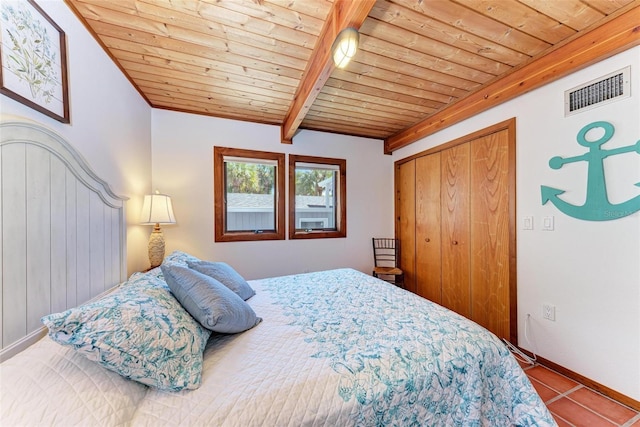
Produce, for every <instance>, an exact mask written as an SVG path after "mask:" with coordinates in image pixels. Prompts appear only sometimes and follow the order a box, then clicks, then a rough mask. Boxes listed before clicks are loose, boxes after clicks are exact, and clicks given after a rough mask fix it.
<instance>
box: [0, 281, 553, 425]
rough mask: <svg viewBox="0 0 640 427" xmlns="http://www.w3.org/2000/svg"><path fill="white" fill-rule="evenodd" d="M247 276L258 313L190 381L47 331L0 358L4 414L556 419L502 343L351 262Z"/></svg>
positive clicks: (94, 421) (369, 421) (24, 421)
mask: <svg viewBox="0 0 640 427" xmlns="http://www.w3.org/2000/svg"><path fill="white" fill-rule="evenodd" d="M250 283H251V286H252V287H253V288H254V289H255V290H256V295H255V296H254V297H252V298H251V299H249V300H248V303H249V304H250V305H251V306H252V307H253V308H254V310H255V311H256V313H257V314H258V315H259V316H261V317H262V318H263V321H262V322H261V323H260V324H258V325H257V326H256V327H254V328H253V329H250V330H248V331H246V332H244V333H241V334H235V335H220V334H218V335H216V334H214V335H212V337H211V338H210V340H209V343H208V345H207V348H206V351H205V357H204V369H203V375H202V385H201V387H200V388H199V389H197V390H187V391H182V392H177V393H171V392H161V391H158V390H157V389H150V388H147V387H145V386H142V385H140V384H138V383H134V382H131V381H128V380H125V379H123V378H121V377H119V376H118V375H117V374H114V373H112V372H109V371H106V370H104V369H103V368H101V367H99V366H98V365H96V364H93V363H92V362H89V361H88V360H85V359H84V358H83V357H81V356H78V355H76V354H74V353H73V351H72V350H69V349H66V348H63V347H61V346H58V345H57V344H55V343H53V342H52V341H50V340H48V339H46V338H45V339H43V340H42V341H40V342H39V343H37V344H35V345H34V346H32V347H31V348H30V349H29V350H27V351H25V352H23V353H21V354H19V355H17V356H15V357H14V358H13V359H10V360H9V361H8V362H5V363H4V364H2V365H0V379H1V381H2V396H1V397H2V403H1V404H2V416H3V419H2V422H3V425H42V424H47V425H53V424H58V425H74V424H75V425H132V426H163V425H166V426H177V425H180V426H203V425H210V426H243V427H244V426H265V427H266V426H351V425H358V426H369V425H371V426H374V425H385V426H386V425H398V426H409V425H425V426H492V427H493V426H497V427H500V426H511V425H522V426H553V425H555V422H554V421H553V419H552V418H551V416H550V415H549V413H548V411H547V409H546V407H545V406H544V404H543V403H542V401H541V400H540V398H539V397H538V395H537V394H536V393H535V391H534V389H533V387H532V386H531V384H530V383H529V381H528V379H527V377H526V375H524V373H523V372H522V370H521V369H520V367H519V365H518V364H517V362H516V361H515V360H514V358H513V357H512V356H511V354H510V353H509V352H508V350H507V349H506V348H505V347H504V345H503V344H502V343H501V342H500V341H499V340H498V339H497V338H496V337H495V336H493V335H492V334H490V333H489V332H487V331H486V330H484V329H482V328H480V327H478V326H477V325H475V324H474V323H473V322H470V321H468V320H466V319H464V318H462V317H460V316H458V315H456V314H454V313H452V312H450V311H449V310H446V309H444V308H442V307H440V306H437V305H435V304H432V303H430V302H428V301H426V300H424V299H422V298H419V297H417V296H415V295H413V294H411V293H409V292H406V291H403V290H401V289H398V288H396V287H394V286H391V285H389V284H387V283H385V282H382V281H379V280H378V279H374V278H372V277H370V276H367V275H365V274H362V273H359V272H357V271H354V270H350V269H342V270H334V271H329V272H319V273H310V274H304V275H295V276H287V277H281V278H273V279H263V280H256V281H251V282H250ZM6 416H8V418H7V419H4V417H6Z"/></svg>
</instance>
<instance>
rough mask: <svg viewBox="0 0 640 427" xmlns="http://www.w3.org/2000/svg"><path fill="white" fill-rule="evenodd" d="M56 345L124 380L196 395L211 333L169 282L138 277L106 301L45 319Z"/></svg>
mask: <svg viewBox="0 0 640 427" xmlns="http://www.w3.org/2000/svg"><path fill="white" fill-rule="evenodd" d="M42 323H44V324H45V325H46V326H47V328H49V336H50V337H51V339H52V340H54V341H55V342H57V343H59V344H62V345H64V346H69V347H71V348H73V349H74V350H75V351H77V352H78V353H80V354H82V355H84V356H85V357H87V358H88V359H89V360H92V361H94V362H97V363H98V364H100V365H102V366H103V367H105V368H107V369H109V370H111V371H114V372H116V373H118V374H120V375H122V376H123V377H125V378H129V379H132V380H134V381H138V382H140V383H142V384H146V385H149V386H152V387H157V388H158V389H161V390H168V391H179V390H182V389H197V388H198V387H200V383H201V380H202V354H203V352H204V348H205V345H206V344H207V340H208V339H209V335H210V334H211V332H210V331H208V330H207V329H205V328H203V327H202V326H201V325H200V324H198V322H196V321H195V320H194V319H193V318H192V317H191V316H190V315H189V313H187V312H186V311H185V309H184V308H183V307H182V306H181V305H180V303H179V302H178V301H177V300H176V299H175V298H174V297H173V295H171V292H169V288H168V287H167V286H166V285H165V283H164V282H162V281H161V280H159V279H158V278H156V277H153V276H151V275H137V276H136V277H135V278H134V279H132V280H130V281H129V282H125V283H124V284H123V285H122V286H121V287H120V288H119V289H117V290H116V291H114V292H113V293H111V294H109V295H106V296H105V297H103V298H101V299H99V300H97V301H95V302H91V303H87V304H84V305H81V306H79V307H75V308H72V309H70V310H66V311H64V312H62V313H56V314H50V315H48V316H44V317H43V318H42Z"/></svg>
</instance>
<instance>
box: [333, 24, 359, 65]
mask: <svg viewBox="0 0 640 427" xmlns="http://www.w3.org/2000/svg"><path fill="white" fill-rule="evenodd" d="M359 38H360V36H359V34H358V30H356V29H355V28H352V27H349V28H345V29H344V30H342V31H340V34H338V37H336V41H335V42H333V47H332V51H333V62H334V64H336V67H338V68H344V67H346V65H347V64H348V63H349V61H350V60H351V58H353V57H354V56H355V55H356V51H357V50H358V39H359Z"/></svg>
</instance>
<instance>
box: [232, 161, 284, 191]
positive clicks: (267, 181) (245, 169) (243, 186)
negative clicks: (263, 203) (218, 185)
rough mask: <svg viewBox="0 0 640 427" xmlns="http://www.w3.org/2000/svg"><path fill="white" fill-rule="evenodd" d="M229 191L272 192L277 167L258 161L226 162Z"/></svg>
mask: <svg viewBox="0 0 640 427" xmlns="http://www.w3.org/2000/svg"><path fill="white" fill-rule="evenodd" d="M226 168H227V170H226V172H227V175H226V177H227V193H243V194H272V193H273V191H274V180H275V175H276V168H275V166H272V165H263V164H257V163H243V162H226Z"/></svg>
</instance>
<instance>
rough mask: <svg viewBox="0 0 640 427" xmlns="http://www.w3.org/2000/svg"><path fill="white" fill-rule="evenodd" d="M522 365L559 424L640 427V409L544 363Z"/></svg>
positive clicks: (567, 426)
mask: <svg viewBox="0 0 640 427" xmlns="http://www.w3.org/2000/svg"><path fill="white" fill-rule="evenodd" d="M521 365H522V367H523V369H524V371H525V373H526V374H527V376H528V377H529V380H530V381H531V383H532V384H533V386H534V387H535V389H536V390H537V391H538V394H539V395H540V397H541V398H542V400H543V401H544V402H545V404H546V405H547V408H549V411H551V414H552V415H553V417H554V418H555V420H556V422H557V423H558V426H559V427H569V426H574V427H582V426H590V427H604V426H606V427H613V426H617V427H640V412H638V411H635V410H633V409H630V408H628V407H626V406H624V405H622V404H620V403H618V402H616V401H614V400H611V399H610V398H608V397H605V396H603V395H601V394H599V393H597V392H595V391H593V390H591V389H590V388H588V387H585V386H583V385H582V384H580V383H578V382H575V381H573V380H571V379H569V378H567V377H565V376H563V375H561V374H558V373H556V372H555V371H552V370H550V369H547V368H545V367H544V366H541V365H534V366H531V365H525V364H523V363H521Z"/></svg>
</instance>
